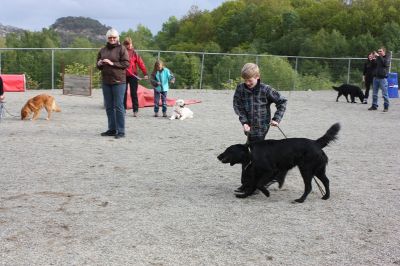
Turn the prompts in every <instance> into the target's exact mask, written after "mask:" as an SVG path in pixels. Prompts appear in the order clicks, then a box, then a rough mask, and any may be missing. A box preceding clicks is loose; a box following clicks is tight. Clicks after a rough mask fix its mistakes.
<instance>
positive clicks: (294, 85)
mask: <svg viewBox="0 0 400 266" xmlns="http://www.w3.org/2000/svg"><path fill="white" fill-rule="evenodd" d="M298 64H299V58H298V57H297V56H296V62H295V64H294V78H293V89H292V90H296V81H297V76H298V75H299V73H298V72H297V66H298Z"/></svg>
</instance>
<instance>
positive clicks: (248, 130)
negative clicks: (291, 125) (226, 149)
mask: <svg viewBox="0 0 400 266" xmlns="http://www.w3.org/2000/svg"><path fill="white" fill-rule="evenodd" d="M241 76H242V78H243V79H244V83H241V84H239V85H238V86H237V88H236V91H235V94H234V96H233V109H234V110H235V113H236V114H237V115H238V116H239V121H240V123H241V124H242V126H243V130H244V132H245V134H246V135H247V142H248V143H250V142H253V141H259V140H264V139H265V136H266V135H267V133H268V130H269V126H278V125H279V123H280V121H281V120H282V117H283V114H284V113H285V110H286V102H287V100H286V99H285V98H284V97H283V96H282V95H281V94H280V93H279V92H277V91H276V90H274V89H273V88H271V87H270V86H269V85H266V84H264V83H261V81H260V70H259V68H258V66H257V65H256V64H253V63H247V64H245V65H244V66H243V68H242V73H241ZM272 103H274V104H275V106H276V111H275V113H274V116H273V117H272V119H271V104H272ZM245 178H246V173H245V169H243V171H242V177H241V182H242V185H241V186H240V187H239V188H237V189H236V190H235V192H243V191H244V182H245V180H244V179H245Z"/></svg>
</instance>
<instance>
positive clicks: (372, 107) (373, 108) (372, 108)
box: [368, 106, 378, 111]
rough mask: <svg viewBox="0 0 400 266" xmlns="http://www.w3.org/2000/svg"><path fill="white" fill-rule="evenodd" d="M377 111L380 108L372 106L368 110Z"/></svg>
mask: <svg viewBox="0 0 400 266" xmlns="http://www.w3.org/2000/svg"><path fill="white" fill-rule="evenodd" d="M376 109H378V108H376V107H375V106H371V107H370V108H368V110H369V111H375V110H376Z"/></svg>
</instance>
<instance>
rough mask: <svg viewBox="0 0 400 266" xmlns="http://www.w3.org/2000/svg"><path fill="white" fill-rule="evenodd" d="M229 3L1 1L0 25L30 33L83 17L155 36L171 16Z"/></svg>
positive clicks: (192, 0)
mask: <svg viewBox="0 0 400 266" xmlns="http://www.w3.org/2000/svg"><path fill="white" fill-rule="evenodd" d="M225 1H226V0H141V1H139V0H1V4H0V8H1V11H0V23H1V24H3V25H8V26H14V27H18V28H22V29H26V30H31V31H41V30H42V28H48V27H49V26H50V25H52V24H53V23H54V22H55V21H56V20H57V19H58V18H60V17H67V16H74V17H75V16H76V17H79V16H82V17H89V18H93V19H97V20H98V21H100V23H101V24H104V25H106V26H111V27H114V28H116V29H117V30H118V31H119V32H122V31H127V30H128V29H129V28H131V29H133V30H135V29H136V27H137V25H138V24H142V25H144V26H146V27H147V28H149V29H150V30H151V31H152V32H153V34H156V33H157V32H158V31H160V30H161V27H162V24H163V23H164V22H166V21H167V20H168V18H169V17H171V16H175V17H177V18H178V19H180V18H182V16H184V15H185V14H187V12H188V11H189V9H190V7H191V6H192V5H197V6H198V7H199V9H200V10H205V9H207V10H209V11H211V10H213V9H214V8H216V7H218V6H220V5H221V4H222V3H223V2H225Z"/></svg>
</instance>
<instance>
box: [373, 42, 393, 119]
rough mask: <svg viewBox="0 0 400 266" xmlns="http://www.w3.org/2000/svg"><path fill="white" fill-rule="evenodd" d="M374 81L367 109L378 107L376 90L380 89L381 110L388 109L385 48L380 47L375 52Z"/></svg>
mask: <svg viewBox="0 0 400 266" xmlns="http://www.w3.org/2000/svg"><path fill="white" fill-rule="evenodd" d="M374 62H375V64H374V66H375V68H374V82H373V84H374V85H373V94H372V106H371V107H370V108H369V109H368V110H370V111H373V110H377V109H378V91H379V88H381V90H382V96H383V111H384V112H387V111H389V95H388V82H387V77H388V74H389V60H388V58H387V56H386V49H385V48H384V47H381V48H379V49H378V52H375V60H374Z"/></svg>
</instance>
